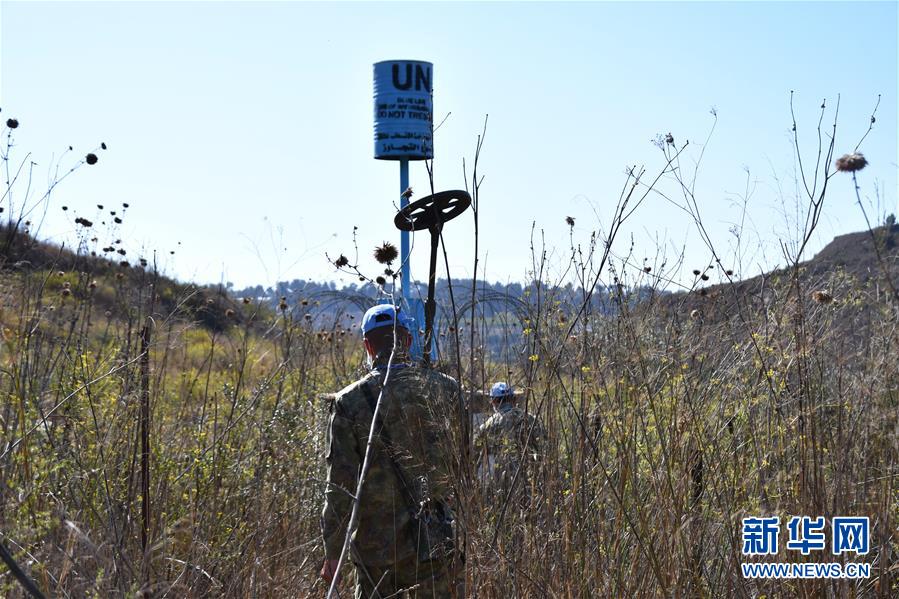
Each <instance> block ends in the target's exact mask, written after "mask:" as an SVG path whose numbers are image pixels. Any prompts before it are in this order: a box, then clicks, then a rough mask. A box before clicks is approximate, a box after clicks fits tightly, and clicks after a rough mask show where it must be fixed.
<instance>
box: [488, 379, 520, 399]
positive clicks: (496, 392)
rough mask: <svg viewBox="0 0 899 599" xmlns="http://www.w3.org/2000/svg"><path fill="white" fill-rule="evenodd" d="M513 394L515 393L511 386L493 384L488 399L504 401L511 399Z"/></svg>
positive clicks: (501, 383)
mask: <svg viewBox="0 0 899 599" xmlns="http://www.w3.org/2000/svg"><path fill="white" fill-rule="evenodd" d="M514 394H515V392H514V390H513V389H512V385H509V384H507V383H505V382H503V381H500V382H498V383H494V384H493V386H492V387H491V388H490V399H494V400H496V399H506V398H510V397H512V396H513V395H514Z"/></svg>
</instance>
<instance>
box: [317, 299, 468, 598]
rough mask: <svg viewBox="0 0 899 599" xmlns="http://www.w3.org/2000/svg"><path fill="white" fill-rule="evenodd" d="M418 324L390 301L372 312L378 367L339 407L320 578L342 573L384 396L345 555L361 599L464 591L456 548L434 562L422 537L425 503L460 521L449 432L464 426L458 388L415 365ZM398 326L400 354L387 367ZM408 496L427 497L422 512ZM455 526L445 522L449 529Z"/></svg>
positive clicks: (343, 394) (445, 518) (367, 331)
mask: <svg viewBox="0 0 899 599" xmlns="http://www.w3.org/2000/svg"><path fill="white" fill-rule="evenodd" d="M412 326H414V324H413V322H412V321H411V320H409V319H408V317H406V316H405V315H404V314H403V313H402V311H400V312H399V314H397V313H396V312H395V311H394V308H393V306H390V305H379V306H375V307H374V308H372V309H371V310H369V311H368V312H366V313H365V316H364V317H363V319H362V331H363V340H364V344H365V348H366V350H367V352H368V354H369V356H370V358H371V359H372V362H373V369H372V371H371V372H370V373H369V374H368V375H366V376H365V377H363V378H362V379H360V380H359V381H356V382H355V383H353V384H352V385H350V386H348V387H346V388H345V389H343V390H342V391H340V392H339V393H338V394H337V396H336V398H335V400H334V403H333V405H332V412H331V421H330V428H329V451H328V456H327V461H328V484H327V488H326V491H325V506H324V510H323V511H322V529H323V533H324V538H325V564H324V566H323V567H322V570H321V575H322V576H323V577H324V578H325V580H327V581H329V582H330V580H331V579H332V578H333V577H334V576H335V575H338V573H337V572H336V569H337V560H338V558H339V556H340V552H341V549H342V547H343V543H344V538H345V536H346V532H347V526H348V522H349V520H350V513H351V511H352V504H353V501H352V496H353V495H354V494H355V492H356V484H357V480H358V476H359V473H360V468H361V466H362V462H363V459H364V456H365V449H366V446H367V443H368V437H369V432H370V429H371V421H372V414H373V412H374V410H373V406H374V405H375V404H376V402H377V401H378V397H379V395H380V397H381V399H380V402H381V407H380V409H379V410H378V421H379V424H380V426H381V427H383V428H382V429H379V432H378V434H377V436H376V438H375V441H374V442H373V447H372V454H371V458H370V467H369V470H368V473H367V476H366V478H365V481H364V483H363V487H362V494H361V500H360V504H359V520H358V526H356V528H355V530H353V531H351V538H350V546H349V548H348V553H347V555H348V559H349V560H351V561H352V562H353V564H354V565H355V574H356V577H355V593H356V597H357V598H363V597H364V598H369V597H393V596H397V597H399V596H402V592H403V589H411V590H408V591H407V592H408V595H409V597H422V598H424V597H428V598H432V597H439V598H443V597H446V598H450V597H460V598H461V597H462V595H461V594H457V593H458V590H457V589H456V588H455V587H456V584H457V583H456V578H457V576H456V566H455V560H454V559H453V552H452V549H450V550H449V551H447V552H443V553H438V555H437V557H436V558H433V559H430V558H429V556H425V557H422V555H421V554H422V551H421V548H422V545H423V544H422V542H421V540H420V534H421V533H419V530H420V523H419V519H420V518H421V516H422V514H423V511H424V510H423V509H422V506H423V505H424V507H425V508H426V509H427V514H430V515H431V517H432V518H441V519H442V520H441V522H442V523H449V522H450V521H451V519H452V513H451V511H450V508H449V505H448V500H449V499H450V495H451V485H450V477H451V471H452V470H453V468H452V464H453V459H454V455H455V454H454V453H452V449H451V448H452V447H453V446H454V444H453V443H452V439H451V436H452V435H453V434H456V433H457V431H458V430H459V427H458V425H457V422H458V415H457V414H458V407H457V404H456V402H458V401H459V399H460V392H459V386H458V384H457V383H456V381H455V380H454V379H452V378H450V377H448V376H446V375H443V374H441V373H438V372H436V371H434V370H429V369H424V368H419V367H416V366H414V365H412V364H411V363H410V360H409V357H408V348H409V346H410V344H411V335H410V333H409V329H410V328H411V327H412ZM394 332H395V333H396V352H395V355H394V358H393V361H392V365H391V367H390V371H389V373H388V361H389V358H390V354H391V352H392V351H393V350H394ZM385 377H387V378H386V386H385V385H384V381H385ZM409 487H412V489H411V493H410V489H409ZM410 499H411V500H415V501H417V502H418V503H419V505H418V506H417V507H418V510H417V514H418V516H416V510H415V509H414V508H413V506H412V505H410V504H411V503H412V502H411V501H410ZM449 528H450V525H449V524H447V525H446V526H445V527H443V528H442V529H441V530H446V529H449ZM447 536H451V535H447ZM432 541H433V539H432ZM449 544H450V545H451V543H449Z"/></svg>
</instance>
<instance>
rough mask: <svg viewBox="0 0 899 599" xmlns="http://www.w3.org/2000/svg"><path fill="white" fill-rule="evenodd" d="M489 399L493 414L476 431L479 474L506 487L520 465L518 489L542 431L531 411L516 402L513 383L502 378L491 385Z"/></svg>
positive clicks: (533, 459)
mask: <svg viewBox="0 0 899 599" xmlns="http://www.w3.org/2000/svg"><path fill="white" fill-rule="evenodd" d="M490 400H491V403H492V404H493V410H494V414H493V415H492V416H491V417H490V418H488V419H487V421H486V422H484V424H482V425H481V426H480V427H478V430H477V432H476V433H475V447H476V448H477V451H478V455H479V456H480V464H479V468H478V474H479V476H480V478H481V480H482V481H484V482H485V483H486V484H487V485H488V486H491V487H499V488H500V489H504V490H505V489H508V488H509V485H510V484H511V483H512V480H513V478H514V476H515V472H516V470H518V468H519V465H520V466H521V467H522V472H521V474H520V475H519V477H520V478H521V480H519V482H518V485H520V486H519V487H518V488H519V489H524V488H525V487H526V486H527V484H528V483H527V474H528V473H527V471H528V469H529V468H530V466H531V464H533V463H534V462H536V461H537V459H538V457H539V455H540V452H541V450H542V449H543V442H544V438H545V433H544V431H543V426H542V425H541V424H540V421H539V420H538V419H537V417H536V416H534V415H533V414H525V412H524V410H522V409H521V408H519V407H518V406H517V405H516V404H517V403H518V399H517V397H516V396H515V392H514V390H513V389H512V387H511V386H510V385H508V384H506V383H504V382H499V383H496V384H494V385H493V387H492V388H491V389H490Z"/></svg>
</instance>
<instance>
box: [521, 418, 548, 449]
mask: <svg viewBox="0 0 899 599" xmlns="http://www.w3.org/2000/svg"><path fill="white" fill-rule="evenodd" d="M529 427H530V428H531V431H530V441H529V442H528V450H529V453H530V454H531V455H532V456H533V457H534V458H539V457H540V455H541V454H542V453H543V445H544V441H545V440H546V431H544V430H543V425H542V424H541V423H540V419H539V418H537V417H536V416H534V415H533V414H529V415H528V419H527V420H525V427H524V430H522V434H523V435H524V437H525V440H526V439H527V435H528V428H529Z"/></svg>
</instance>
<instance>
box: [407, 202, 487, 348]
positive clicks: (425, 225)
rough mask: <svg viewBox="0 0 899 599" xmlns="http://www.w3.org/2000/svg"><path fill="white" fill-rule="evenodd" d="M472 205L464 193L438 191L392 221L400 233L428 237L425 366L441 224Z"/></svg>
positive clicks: (434, 306)
mask: <svg viewBox="0 0 899 599" xmlns="http://www.w3.org/2000/svg"><path fill="white" fill-rule="evenodd" d="M469 205H471V196H470V195H468V192H467V191H462V190H458V189H457V190H453V191H441V192H439V193H435V194H433V195H429V196H427V197H424V198H422V199H420V200H418V201H415V202H413V203H411V204H409V205H408V206H406V207H404V208H402V209H401V210H400V211H399V212H398V213H397V215H396V216H395V217H394V219H393V224H395V225H396V228H397V229H399V230H401V231H422V230H424V229H427V230H428V231H429V232H430V233H431V268H430V269H429V270H428V300H427V302H426V303H425V338H424V356H423V362H424V364H425V365H428V364H430V363H431V341H432V340H433V338H434V316H435V314H436V312H437V302H435V301H434V291H435V290H434V287H435V286H436V283H437V249H438V248H439V246H440V234H441V232H442V231H443V223H445V222H447V221H450V220H452V219H454V218H456V217H457V216H459V215H460V214H462V213H463V212H465V209H466V208H468V206H469Z"/></svg>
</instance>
